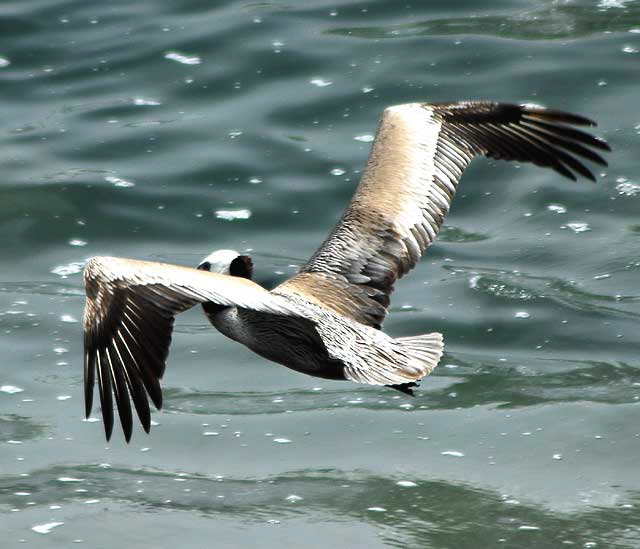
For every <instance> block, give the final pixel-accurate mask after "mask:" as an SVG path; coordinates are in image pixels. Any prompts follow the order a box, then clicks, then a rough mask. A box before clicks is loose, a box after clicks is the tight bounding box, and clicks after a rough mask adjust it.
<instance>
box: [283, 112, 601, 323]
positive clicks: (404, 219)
mask: <svg viewBox="0 0 640 549" xmlns="http://www.w3.org/2000/svg"><path fill="white" fill-rule="evenodd" d="M573 125H595V124H594V123H593V122H591V121H590V120H588V119H586V118H583V117H581V116H576V115H573V114H568V113H564V112H559V111H552V110H548V109H545V108H543V107H538V106H533V105H512V104H508V103H496V102H493V101H460V102H458V103H439V104H435V103H434V104H428V103H410V104H407V105H397V106H395V107H389V108H387V109H385V111H384V113H383V115H382V118H381V120H380V125H379V126H378V131H377V133H376V137H375V140H374V142H373V145H372V148H371V154H370V155H369V161H368V162H367V166H366V169H365V170H364V172H363V174H362V179H361V180H360V184H359V185H358V188H357V189H356V192H355V194H354V196H353V199H352V200H351V203H350V204H349V206H348V208H347V210H346V212H345V213H344V215H343V216H342V219H341V220H340V222H339V223H338V224H337V225H336V227H335V228H334V229H333V231H332V232H331V234H330V235H329V236H328V237H327V239H326V240H325V241H324V243H323V244H322V246H320V248H319V249H318V251H317V252H316V253H315V254H314V255H313V257H312V258H311V259H310V260H309V261H308V262H307V264H306V265H304V266H303V267H302V269H301V270H300V273H299V274H298V275H296V276H294V277H293V278H291V279H290V280H288V281H286V282H285V283H283V284H281V285H280V286H279V287H278V288H276V289H275V290H274V293H279V294H289V295H290V294H298V295H301V296H303V297H304V298H305V299H307V300H309V301H314V302H316V303H318V304H320V305H324V306H325V307H327V308H330V309H332V310H334V311H335V312H338V313H340V314H343V315H345V316H348V317H350V318H352V319H354V320H357V321H358V322H362V323H364V324H367V325H369V326H374V327H380V325H381V324H382V321H383V319H384V317H385V314H386V309H387V306H388V304H389V296H390V294H391V292H392V291H393V285H394V283H395V281H396V280H397V279H399V278H400V277H402V276H403V275H404V274H406V273H407V272H408V271H409V270H411V269H412V268H413V267H414V266H415V264H416V263H417V262H418V260H419V259H420V257H421V256H422V254H423V253H424V251H425V248H426V247H427V246H428V245H429V244H431V243H432V242H433V241H434V240H435V238H436V234H437V233H438V230H439V229H440V226H441V225H442V222H443V220H444V218H445V216H446V215H447V213H448V212H449V207H450V205H451V201H452V199H453V196H454V194H455V192H456V189H457V187H458V182H459V180H460V177H461V176H462V172H463V171H464V169H465V168H466V167H467V165H468V164H469V162H470V161H471V159H472V158H474V157H475V156H479V155H485V156H488V157H491V158H497V159H503V160H519V161H521V162H532V163H534V164H537V165H539V166H546V167H550V168H552V169H554V170H555V171H557V172H558V173H560V174H562V175H564V176H566V177H569V178H571V179H575V175H574V173H573V172H576V173H578V174H580V175H583V176H585V177H588V178H590V179H594V177H593V174H592V173H591V172H590V171H589V170H588V169H587V168H586V167H585V166H584V165H583V164H582V162H581V161H580V160H579V159H580V158H581V157H582V158H586V159H588V160H591V161H593V162H596V163H598V164H602V165H606V162H605V161H604V160H603V159H602V158H601V157H600V156H599V155H598V154H597V153H596V152H594V151H593V150H592V149H600V150H605V151H606V150H609V147H608V145H607V144H606V143H605V142H604V141H601V140H599V139H596V138H595V137H593V136H592V135H590V134H588V133H586V132H583V131H581V130H578V129H576V128H573V127H572V126H573Z"/></svg>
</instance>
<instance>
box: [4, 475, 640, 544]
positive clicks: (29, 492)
mask: <svg viewBox="0 0 640 549" xmlns="http://www.w3.org/2000/svg"><path fill="white" fill-rule="evenodd" d="M0 493H2V494H3V500H4V505H5V508H11V509H13V510H14V511H15V512H18V513H19V512H20V511H22V510H26V509H27V506H26V503H27V501H29V502H31V504H32V505H31V507H30V508H29V511H30V512H31V513H33V512H34V506H35V510H37V509H41V510H42V511H45V510H46V509H47V508H50V509H51V508H52V507H51V506H54V507H55V508H58V509H61V511H60V512H61V513H63V512H64V509H65V508H66V507H68V506H70V505H73V504H76V503H79V504H82V503H84V504H85V505H86V507H87V511H86V512H91V511H90V509H92V508H94V507H91V506H92V505H95V504H99V505H98V506H97V507H98V508H99V509H103V508H105V507H107V508H108V507H111V506H112V505H113V504H117V505H122V504H123V503H130V504H131V505H132V506H134V507H132V510H134V512H136V513H138V514H140V513H141V514H146V513H155V514H158V513H166V512H171V511H187V512H189V513H195V514H197V515H200V516H202V517H209V518H216V517H224V516H230V517H234V518H235V519H237V520H238V521H239V522H240V523H247V522H249V523H265V522H271V523H273V524H282V527H285V528H286V525H287V522H288V521H294V520H296V519H297V518H298V519H299V518H303V519H306V520H307V521H312V522H313V523H315V524H317V523H322V522H325V521H326V522H331V521H338V522H348V523H367V524H369V525H370V526H373V527H375V529H376V530H378V532H379V535H380V536H381V538H382V539H383V540H384V543H385V544H387V545H389V546H394V547H403V548H404V547H432V548H450V547H497V546H499V544H501V543H504V544H505V545H504V546H505V547H549V548H551V547H560V546H561V545H563V544H576V545H577V546H580V547H588V546H589V545H585V544H588V543H594V544H595V543H597V544H604V545H603V546H604V547H613V546H615V547H630V546H632V545H628V544H633V543H634V542H635V541H638V540H639V539H640V513H638V507H639V506H640V493H638V492H628V493H626V494H625V495H624V498H623V499H621V500H620V501H618V502H617V503H616V504H615V505H612V506H611V507H602V508H584V509H580V510H577V511H571V512H557V511H551V510H549V509H546V508H545V507H544V505H536V504H532V503H530V502H526V501H516V500H514V499H513V498H511V497H510V496H509V495H508V494H498V493H495V492H492V491H488V490H483V489H479V488H476V487H473V486H468V485H464V484H459V483H451V482H446V481H441V480H425V479H416V478H412V479H409V480H408V479H405V478H403V477H402V476H398V477H381V476H378V475H370V474H367V473H366V472H363V471H353V472H350V471H341V470H334V469H324V470H322V469H302V470H299V471H291V472H289V473H287V474H284V475H280V476H276V477H266V478H259V479H233V478H226V477H221V476H216V475H206V474H198V473H187V472H170V471H157V470H144V469H127V468H119V467H111V466H109V465H108V464H102V465H89V466H87V465H81V466H56V467H52V468H49V469H45V470H41V471H36V472H34V473H32V474H31V475H29V476H27V477H23V478H5V479H3V480H2V481H0ZM46 513H47V514H50V513H51V512H50V511H46ZM463 516H464V517H465V519H464V520H461V517H463ZM618 544H620V545H618ZM594 546H595V545H594Z"/></svg>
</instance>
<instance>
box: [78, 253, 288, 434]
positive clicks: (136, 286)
mask: <svg viewBox="0 0 640 549" xmlns="http://www.w3.org/2000/svg"><path fill="white" fill-rule="evenodd" d="M84 284H85V290H86V293H87V301H86V306H85V312H84V392H85V408H86V414H87V416H89V414H90V413H91V406H92V403H93V388H94V383H95V378H96V371H97V374H98V375H97V377H98V386H99V391H100V401H101V404H102V417H103V419H104V428H105V433H106V436H107V440H108V439H109V438H110V436H111V432H112V430H113V398H112V392H113V395H115V400H116V403H117V405H118V413H119V415H120V421H121V423H122V428H123V430H124V433H125V438H126V439H127V441H128V440H129V439H130V437H131V429H132V425H133V420H132V414H131V403H130V400H133V403H134V405H135V408H136V410H137V412H138V416H139V417H140V421H141V423H142V426H143V427H144V429H145V430H146V431H147V432H148V431H149V428H150V424H151V415H150V412H149V402H148V399H147V394H148V395H149V397H150V398H151V400H152V401H153V403H154V404H155V405H156V407H157V408H160V407H161V405H162V393H161V389H160V383H159V380H160V378H162V375H163V374H164V369H165V360H166V359H167V355H168V353H169V344H170V343H171V332H172V330H173V320H174V317H175V315H176V314H178V313H181V312H183V311H186V310H187V309H189V308H191V307H193V306H194V305H196V304H197V303H207V302H213V303H216V304H218V305H228V306H237V307H243V308H246V309H253V310H255V311H262V312H267V313H273V314H277V315H285V316H297V315H296V312H295V311H294V310H293V309H292V308H290V306H289V305H288V303H287V301H286V300H285V299H282V298H279V297H278V296H275V295H272V294H270V293H269V292H268V291H266V290H265V289H264V288H262V287H261V286H259V285H257V284H256V283H254V282H251V281H250V280H248V279H246V278H240V277H233V276H226V275H221V274H215V273H210V272H208V271H202V270H197V269H190V268H188V267H178V266H175V265H168V264H165V263H155V262H149V261H136V260H132V259H119V258H115V257H94V258H92V259H90V260H89V261H88V262H87V264H86V266H85V269H84Z"/></svg>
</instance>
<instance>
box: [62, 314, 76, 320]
mask: <svg viewBox="0 0 640 549" xmlns="http://www.w3.org/2000/svg"><path fill="white" fill-rule="evenodd" d="M60 321H61V322H78V321H77V319H76V318H75V317H73V316H71V315H60Z"/></svg>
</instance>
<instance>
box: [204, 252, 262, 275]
mask: <svg viewBox="0 0 640 549" xmlns="http://www.w3.org/2000/svg"><path fill="white" fill-rule="evenodd" d="M198 269H200V270H201V271H209V272H212V273H218V274H225V275H230V276H240V277H242V278H248V279H251V275H252V274H253V262H252V261H251V258H250V257H249V256H248V255H240V254H239V253H238V252H236V251H235V250H216V251H215V252H213V253H211V254H209V255H208V256H207V257H205V258H204V259H203V260H202V261H201V262H200V265H198Z"/></svg>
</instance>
